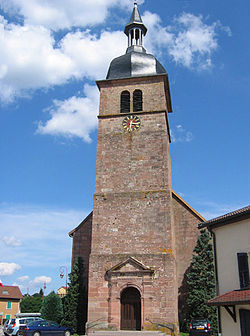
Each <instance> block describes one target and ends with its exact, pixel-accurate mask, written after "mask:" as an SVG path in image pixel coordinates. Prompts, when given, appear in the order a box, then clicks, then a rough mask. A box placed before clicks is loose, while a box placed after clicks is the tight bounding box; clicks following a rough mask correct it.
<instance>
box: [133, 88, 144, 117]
mask: <svg viewBox="0 0 250 336" xmlns="http://www.w3.org/2000/svg"><path fill="white" fill-rule="evenodd" d="M133 111H134V112H137V111H142V91H141V90H135V91H134V93H133Z"/></svg>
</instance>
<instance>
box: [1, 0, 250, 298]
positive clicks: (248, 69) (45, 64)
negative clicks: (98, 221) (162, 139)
mask: <svg viewBox="0 0 250 336" xmlns="http://www.w3.org/2000/svg"><path fill="white" fill-rule="evenodd" d="M138 3H139V5H140V6H139V9H140V12H141V14H142V16H143V20H144V23H145V25H146V26H147V27H148V34H147V36H146V39H145V47H146V49H147V52H149V53H153V54H154V55H155V56H156V57H157V58H158V60H159V61H160V62H161V63H162V64H163V65H164V67H165V68H166V70H167V72H168V74H169V80H170V89H171V96H172V105H173V113H172V114H171V115H170V126H171V133H172V144H171V160H172V177H173V189H174V190H175V191H176V192H177V193H179V194H180V195H181V196H182V197H183V198H184V199H185V200H186V201H187V202H188V203H189V204H190V205H191V206H192V207H193V208H194V209H196V210H197V211H198V212H200V213H201V214H202V215H203V216H204V217H205V218H207V219H209V218H212V217H215V216H218V215H221V214H224V213H226V212H229V211H232V210H235V209H237V208H240V207H243V206H245V205H248V204H249V197H248V196H249V112H248V111H249V105H250V95H249V91H250V90H249V89H250V66H249V64H250V62H249V59H250V43H249V32H250V29H249V28H250V23H249V10H250V4H249V2H248V1H247V0H240V1H238V2H236V1H233V0H229V1H225V0H221V1H215V0H210V1H207V0H189V1H188V0H186V1H184V0H183V1H182V0H172V1H166V0H157V1H156V0H145V1H138ZM132 8H133V1H132V0H96V1H94V0H29V1H27V0H0V46H1V52H0V160H1V174H0V225H1V236H0V279H1V280H2V282H3V284H5V285H12V284H18V285H19V286H20V288H21V289H22V291H23V293H26V292H27V290H28V291H29V292H30V293H33V292H36V291H38V290H39V289H40V288H41V287H42V286H43V283H44V281H46V283H47V289H46V293H49V292H50V291H51V290H57V289H58V288H59V287H60V286H62V285H64V284H65V280H64V279H60V277H59V268H60V266H67V268H68V270H70V259H71V243H72V241H71V239H70V238H69V237H68V232H69V231H71V230H72V229H73V228H74V227H76V226H77V225H78V224H79V223H80V221H81V220H82V219H83V218H84V217H85V216H86V215H87V214H88V213H89V212H90V211H91V209H92V198H93V193H94V185H95V155H96V136H97V118H96V116H97V113H98V102H99V94H98V90H97V88H96V85H95V80H97V79H104V78H105V77H106V73H107V70H108V66H109V63H110V61H111V60H112V59H113V58H114V57H116V56H119V55H121V54H124V53H125V51H126V47H127V39H126V36H125V35H124V34H123V29H124V26H125V24H126V23H127V22H128V21H129V18H130V15H131V12H132Z"/></svg>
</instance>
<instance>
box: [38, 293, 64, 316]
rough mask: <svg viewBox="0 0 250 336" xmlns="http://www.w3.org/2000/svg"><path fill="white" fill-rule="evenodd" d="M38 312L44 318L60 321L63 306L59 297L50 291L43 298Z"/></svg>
mask: <svg viewBox="0 0 250 336" xmlns="http://www.w3.org/2000/svg"><path fill="white" fill-rule="evenodd" d="M40 312H41V317H42V318H44V319H45V320H51V321H54V322H57V323H60V322H61V319H62V317H63V306H62V301H61V298H60V297H59V296H58V295H57V294H56V293H55V292H54V291H53V292H51V293H50V294H49V295H47V296H46V297H45V298H44V302H43V305H42V308H41V311H40Z"/></svg>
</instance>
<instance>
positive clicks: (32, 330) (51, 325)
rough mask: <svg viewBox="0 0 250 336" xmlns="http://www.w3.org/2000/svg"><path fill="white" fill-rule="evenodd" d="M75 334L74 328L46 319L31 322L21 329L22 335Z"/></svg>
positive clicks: (63, 335)
mask: <svg viewBox="0 0 250 336" xmlns="http://www.w3.org/2000/svg"><path fill="white" fill-rule="evenodd" d="M73 334H74V330H73V329H71V328H69V327H64V326H61V325H59V324H57V323H55V322H52V321H45V320H42V321H34V322H31V323H29V324H27V325H26V326H21V327H20V329H19V335H20V336H45V335H47V336H51V335H53V336H54V335H56V336H70V335H73Z"/></svg>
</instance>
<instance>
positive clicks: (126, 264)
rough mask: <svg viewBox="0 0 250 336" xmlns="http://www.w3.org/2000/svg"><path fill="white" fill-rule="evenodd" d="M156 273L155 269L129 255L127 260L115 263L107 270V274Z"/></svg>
mask: <svg viewBox="0 0 250 336" xmlns="http://www.w3.org/2000/svg"><path fill="white" fill-rule="evenodd" d="M138 272H139V273H154V271H153V270H152V269H151V268H150V267H147V266H145V265H144V264H142V263H141V262H140V261H138V260H137V259H135V258H133V257H129V258H128V259H126V260H125V261H123V262H121V263H119V264H117V265H115V266H114V267H112V268H111V269H110V270H108V271H107V274H109V275H112V274H113V275H114V274H120V273H125V274H131V273H138Z"/></svg>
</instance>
